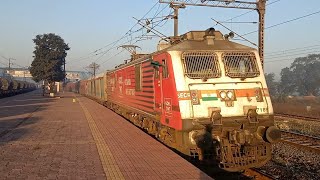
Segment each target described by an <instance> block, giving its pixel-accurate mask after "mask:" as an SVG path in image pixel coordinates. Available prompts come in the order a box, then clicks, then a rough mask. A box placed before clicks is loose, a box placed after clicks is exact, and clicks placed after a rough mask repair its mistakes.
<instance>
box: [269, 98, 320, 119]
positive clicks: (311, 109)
mask: <svg viewBox="0 0 320 180" xmlns="http://www.w3.org/2000/svg"><path fill="white" fill-rule="evenodd" d="M272 104H273V109H274V112H275V113H285V114H292V115H299V116H307V117H320V98H309V99H308V98H302V97H296V98H287V99H286V100H285V102H276V101H273V103H272Z"/></svg>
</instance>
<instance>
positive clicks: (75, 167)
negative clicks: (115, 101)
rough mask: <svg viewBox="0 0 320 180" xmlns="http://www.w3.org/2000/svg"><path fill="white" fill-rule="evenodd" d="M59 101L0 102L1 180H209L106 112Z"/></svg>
mask: <svg viewBox="0 0 320 180" xmlns="http://www.w3.org/2000/svg"><path fill="white" fill-rule="evenodd" d="M60 96H61V98H48V97H42V95H41V93H40V92H39V91H33V92H30V93H27V94H23V95H18V96H14V97H10V98H4V99H0V179H152V180H153V179H211V178H210V177H208V176H207V175H206V174H205V173H203V172H202V171H200V170H199V169H198V168H196V167H194V166H193V165H192V164H190V163H189V162H187V161H186V160H184V159H183V158H181V157H180V156H179V155H177V154H175V153H174V152H173V151H171V150H170V149H168V148H167V147H165V146H164V145H163V144H161V143H160V142H158V141H156V140H155V139H153V138H152V137H150V136H149V135H147V134H145V133H144V132H143V131H141V130H140V129H138V128H136V127H135V126H134V125H132V124H131V123H130V122H128V121H127V120H125V119H123V118H122V117H120V116H118V115H117V114H115V113H114V112H112V111H110V110H109V109H107V108H106V107H104V106H102V105H100V104H98V103H96V102H94V101H92V100H90V99H88V98H85V97H82V96H79V95H76V94H73V93H64V94H60ZM73 99H75V102H74V101H73Z"/></svg>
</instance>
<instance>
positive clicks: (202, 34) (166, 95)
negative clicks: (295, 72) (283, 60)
mask: <svg viewBox="0 0 320 180" xmlns="http://www.w3.org/2000/svg"><path fill="white" fill-rule="evenodd" d="M80 92H81V93H82V94H86V95H88V96H92V97H95V98H96V99H98V100H99V101H100V102H101V103H103V104H104V105H106V106H107V107H108V108H110V109H112V110H114V111H115V112H117V113H118V114H120V115H122V116H124V117H126V118H127V119H129V120H130V121H132V122H133V123H134V124H135V125H137V126H139V127H141V128H143V129H146V130H147V131H148V132H149V133H150V134H153V135H155V136H156V137H157V138H158V139H159V140H161V141H162V142H163V143H165V144H167V145H168V146H171V147H173V148H175V149H177V150H178V151H180V152H182V153H184V154H186V155H188V156H193V157H196V158H199V159H200V160H211V161H215V162H218V163H219V165H220V167H221V168H222V169H225V170H227V171H241V170H244V169H247V168H251V167H258V166H262V165H264V164H265V163H266V162H267V161H268V160H270V158H271V144H272V143H274V142H276V141H277V140H279V138H280V131H279V130H278V129H277V128H275V127H274V122H273V108H272V104H271V99H270V96H269V93H268V88H267V84H266V81H265V77H264V73H263V68H262V64H261V62H260V59H259V55H258V52H257V50H256V49H253V48H250V47H247V46H244V45H241V44H238V43H235V42H231V41H229V40H228V39H227V38H226V37H225V36H223V35H222V34H221V33H220V32H219V31H215V30H214V29H209V30H207V31H191V32H188V33H186V34H184V35H181V36H179V40H178V41H177V40H176V41H174V43H168V44H159V45H158V51H156V52H154V53H152V54H148V55H143V56H141V57H139V58H132V60H131V61H130V62H128V63H126V64H123V65H120V66H118V67H116V68H115V69H113V70H111V71H108V72H106V73H104V74H103V75H101V76H99V77H97V78H96V79H91V80H86V81H81V82H80Z"/></svg>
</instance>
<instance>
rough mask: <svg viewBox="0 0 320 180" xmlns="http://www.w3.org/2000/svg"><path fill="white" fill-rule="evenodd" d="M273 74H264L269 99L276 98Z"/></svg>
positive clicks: (276, 88) (276, 87) (275, 84)
mask: <svg viewBox="0 0 320 180" xmlns="http://www.w3.org/2000/svg"><path fill="white" fill-rule="evenodd" d="M274 76H275V75H274V73H269V74H268V73H266V74H265V78H266V81H267V85H268V89H269V92H270V95H271V97H276V96H277V95H278V85H279V83H278V82H275V80H274Z"/></svg>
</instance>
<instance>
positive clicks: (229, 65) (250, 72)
mask: <svg viewBox="0 0 320 180" xmlns="http://www.w3.org/2000/svg"><path fill="white" fill-rule="evenodd" d="M222 60H223V62H224V65H225V69H226V75H227V76H229V77H232V78H237V77H239V78H248V77H257V76H259V74H260V73H259V70H258V65H257V60H256V57H255V55H254V53H248V52H228V53H223V54H222Z"/></svg>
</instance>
